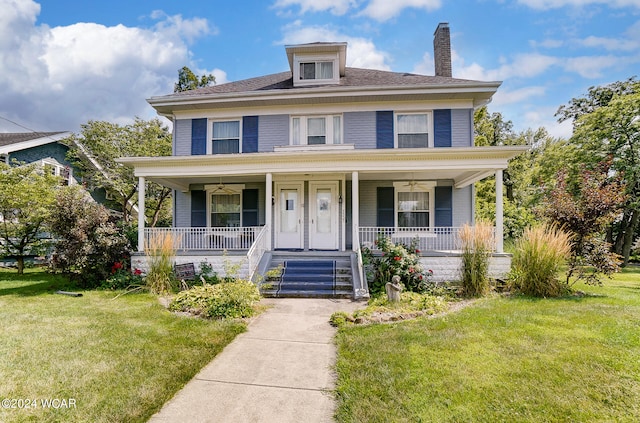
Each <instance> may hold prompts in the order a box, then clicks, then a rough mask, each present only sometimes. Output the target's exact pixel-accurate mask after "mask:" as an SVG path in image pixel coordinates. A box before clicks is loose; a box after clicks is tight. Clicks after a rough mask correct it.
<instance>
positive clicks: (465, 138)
mask: <svg viewBox="0 0 640 423" xmlns="http://www.w3.org/2000/svg"><path fill="white" fill-rule="evenodd" d="M472 137H473V110H472V109H462V110H460V109H454V110H451V146H452V147H471V146H473V142H472Z"/></svg>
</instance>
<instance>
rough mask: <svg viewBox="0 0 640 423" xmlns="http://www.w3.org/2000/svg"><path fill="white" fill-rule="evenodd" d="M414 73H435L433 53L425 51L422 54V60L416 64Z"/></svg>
mask: <svg viewBox="0 0 640 423" xmlns="http://www.w3.org/2000/svg"><path fill="white" fill-rule="evenodd" d="M412 72H413V73H417V74H418V75H433V74H435V64H434V61H433V56H432V55H431V53H428V52H427V53H425V54H424V55H423V56H422V61H421V62H420V63H418V64H417V65H415V66H414V68H413V71H412Z"/></svg>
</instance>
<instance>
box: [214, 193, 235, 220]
mask: <svg viewBox="0 0 640 423" xmlns="http://www.w3.org/2000/svg"><path fill="white" fill-rule="evenodd" d="M241 211H242V205H241V202H240V194H217V193H216V194H211V226H212V227H240V213H241Z"/></svg>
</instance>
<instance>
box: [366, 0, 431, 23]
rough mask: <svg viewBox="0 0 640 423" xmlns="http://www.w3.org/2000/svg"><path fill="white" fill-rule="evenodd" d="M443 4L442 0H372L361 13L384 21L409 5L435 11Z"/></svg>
mask: <svg viewBox="0 0 640 423" xmlns="http://www.w3.org/2000/svg"><path fill="white" fill-rule="evenodd" d="M441 6H442V2H441V1H440V0H371V1H370V2H369V5H368V6H367V7H366V8H365V9H364V10H363V11H362V12H361V14H362V15H364V16H368V17H370V18H373V19H376V20H378V21H381V22H382V21H386V20H389V19H391V18H394V17H396V16H398V15H399V14H400V13H401V12H402V11H403V10H404V9H406V8H409V7H412V8H416V9H425V10H427V11H433V10H437V9H439V8H440V7H441Z"/></svg>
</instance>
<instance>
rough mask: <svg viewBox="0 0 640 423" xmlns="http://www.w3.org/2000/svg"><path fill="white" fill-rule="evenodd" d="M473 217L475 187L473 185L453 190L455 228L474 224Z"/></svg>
mask: <svg viewBox="0 0 640 423" xmlns="http://www.w3.org/2000/svg"><path fill="white" fill-rule="evenodd" d="M473 221H474V217H473V187H472V186H471V185H469V186H466V187H464V188H460V189H455V188H454V190H453V226H463V225H464V224H465V223H472V222H473Z"/></svg>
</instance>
